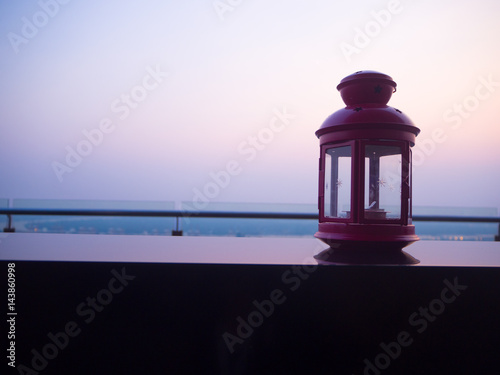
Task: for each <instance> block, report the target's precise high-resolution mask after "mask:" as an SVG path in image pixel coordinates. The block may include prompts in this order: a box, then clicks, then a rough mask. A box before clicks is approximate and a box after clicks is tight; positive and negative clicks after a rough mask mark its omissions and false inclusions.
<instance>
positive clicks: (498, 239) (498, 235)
mask: <svg viewBox="0 0 500 375" xmlns="http://www.w3.org/2000/svg"><path fill="white" fill-rule="evenodd" d="M495 241H500V223H498V234H497V235H496V236H495Z"/></svg>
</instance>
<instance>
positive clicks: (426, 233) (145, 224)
mask: <svg viewBox="0 0 500 375" xmlns="http://www.w3.org/2000/svg"><path fill="white" fill-rule="evenodd" d="M200 206H201V203H200V204H198V207H193V204H192V202H177V203H176V202H151V201H149V202H148V201H141V202H135V201H83V200H82V201H78V200H71V201H68V200H27V199H24V200H7V199H0V207H14V208H47V209H56V208H64V209H128V210H134V209H136V210H183V211H184V212H185V213H186V214H185V216H184V217H182V218H181V219H180V220H179V229H181V230H182V231H183V235H185V236H235V237H283V236H285V237H312V236H313V235H314V233H315V232H316V231H317V226H318V224H317V221H316V220H292V219H224V218H199V217H196V212H199V210H198V209H200V208H201V210H202V211H224V212H227V211H231V212H294V213H316V212H317V209H316V205H314V204H266V203H263V204H256V203H223V202H215V203H210V204H206V205H205V206H203V207H200ZM413 214H414V215H448V216H498V212H497V209H496V208H487V207H486V208H485V207H413ZM413 224H414V225H415V228H416V232H417V235H418V236H419V237H420V238H421V239H422V240H456V241H493V240H494V236H495V235H496V234H497V233H498V229H499V228H498V225H497V224H495V223H441V222H439V223H437V222H419V221H414V222H413ZM0 225H1V226H2V228H3V227H5V226H6V225H7V219H6V217H0ZM13 226H14V227H15V229H16V232H20V233H92V234H111V235H112V234H133V235H159V236H170V235H171V233H172V230H173V229H176V219H175V218H143V217H132V218H130V217H75V216H14V218H13Z"/></svg>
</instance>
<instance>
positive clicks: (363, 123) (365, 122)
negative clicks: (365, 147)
mask: <svg viewBox="0 0 500 375" xmlns="http://www.w3.org/2000/svg"><path fill="white" fill-rule="evenodd" d="M337 89H338V90H339V91H340V95H341V96H342V99H343V100H344V103H345V104H346V107H345V108H342V109H340V110H338V111H336V112H334V113H333V114H331V115H330V116H329V117H328V118H327V119H326V120H325V121H324V122H323V124H322V125H321V127H320V128H319V129H318V130H317V131H316V135H317V136H318V137H320V136H321V135H323V134H326V133H330V132H338V131H343V130H348V129H351V130H354V129H359V130H362V129H372V130H375V129H377V128H378V129H382V128H387V129H394V130H396V131H403V132H409V133H411V134H412V137H413V139H414V137H415V136H416V135H417V134H418V133H419V132H420V129H418V128H417V127H416V126H415V125H414V124H413V121H411V119H410V118H409V117H408V116H406V115H405V114H404V113H403V112H401V111H400V110H399V109H396V108H393V107H390V106H388V105H387V103H388V102H389V99H390V98H391V96H392V94H393V93H394V92H396V82H394V80H393V79H392V78H391V77H390V76H388V75H386V74H383V73H379V72H376V71H373V70H362V71H359V72H356V73H353V74H351V75H348V76H347V77H345V78H344V79H342V80H341V81H340V83H339V85H338V86H337ZM358 134H360V135H362V133H358Z"/></svg>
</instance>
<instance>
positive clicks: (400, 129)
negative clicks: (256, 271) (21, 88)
mask: <svg viewBox="0 0 500 375" xmlns="http://www.w3.org/2000/svg"><path fill="white" fill-rule="evenodd" d="M337 89H338V90H339V91H340V95H341V96H342V99H343V100H344V102H345V104H346V107H345V108H343V109H340V110H338V111H337V112H335V113H333V114H332V115H331V116H330V117H328V118H327V119H326V120H325V122H324V123H323V125H321V127H320V129H319V130H318V131H316V135H317V136H318V138H319V141H320V148H321V154H320V163H319V197H318V198H319V199H318V205H319V225H318V232H317V233H316V234H315V237H317V238H319V239H321V240H322V241H324V242H326V243H327V244H329V245H330V246H331V247H332V248H336V249H365V250H366V249H381V250H382V249H387V250H394V249H397V250H400V249H402V248H403V247H405V246H407V245H409V244H411V243H413V242H415V241H418V239H419V238H418V237H417V235H416V234H415V226H413V225H412V220H411V215H412V212H411V211H412V209H411V206H412V202H411V199H412V198H411V183H412V176H411V147H412V146H414V145H415V137H416V136H417V135H418V133H419V132H420V129H418V128H417V127H416V126H415V125H414V124H413V123H412V121H411V120H410V119H409V118H408V117H407V116H406V115H405V114H403V113H402V112H401V111H400V110H398V109H396V108H392V107H389V106H387V103H388V101H389V99H390V98H391V96H392V94H393V93H394V92H396V82H394V81H393V80H392V78H391V77H389V76H387V75H385V74H382V73H379V72H375V71H370V70H364V71H360V72H356V73H354V74H351V75H349V76H347V77H345V78H344V79H343V80H342V81H341V82H340V84H339V85H338V86H337Z"/></svg>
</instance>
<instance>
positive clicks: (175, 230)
mask: <svg viewBox="0 0 500 375" xmlns="http://www.w3.org/2000/svg"><path fill="white" fill-rule="evenodd" d="M172 236H182V230H179V216H176V217H175V229H173V230H172Z"/></svg>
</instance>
